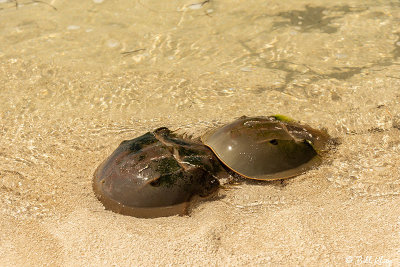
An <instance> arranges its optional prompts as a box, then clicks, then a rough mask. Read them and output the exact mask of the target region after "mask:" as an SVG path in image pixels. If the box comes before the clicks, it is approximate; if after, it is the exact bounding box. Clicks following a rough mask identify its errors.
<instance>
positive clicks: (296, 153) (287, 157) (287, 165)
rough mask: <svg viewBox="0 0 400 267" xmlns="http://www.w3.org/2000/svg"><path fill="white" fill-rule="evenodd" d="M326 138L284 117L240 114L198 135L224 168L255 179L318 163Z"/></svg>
mask: <svg viewBox="0 0 400 267" xmlns="http://www.w3.org/2000/svg"><path fill="white" fill-rule="evenodd" d="M328 140H329V135H328V134H327V133H325V132H322V131H319V130H315V129H312V128H311V127H309V126H307V125H301V124H299V123H297V122H294V121H293V120H291V119H289V118H287V117H284V116H270V117H245V116H243V117H241V118H239V119H237V120H235V121H234V122H232V123H230V124H227V125H225V126H222V127H221V128H218V129H215V130H213V131H210V132H208V133H206V134H205V135H204V136H202V141H203V143H204V144H205V145H206V146H208V147H210V148H211V149H212V151H213V152H214V153H215V155H216V156H217V157H218V158H219V159H220V160H221V161H222V162H223V163H224V164H225V165H226V166H227V167H228V168H230V169H231V170H233V171H234V172H236V173H238V174H240V175H242V176H244V177H246V178H250V179H256V180H277V179H284V178H289V177H293V176H296V175H299V174H301V173H303V172H304V171H306V170H308V169H310V168H312V167H314V166H316V165H318V164H319V163H320V162H321V158H320V156H319V152H321V151H323V150H324V149H326V145H327V142H328Z"/></svg>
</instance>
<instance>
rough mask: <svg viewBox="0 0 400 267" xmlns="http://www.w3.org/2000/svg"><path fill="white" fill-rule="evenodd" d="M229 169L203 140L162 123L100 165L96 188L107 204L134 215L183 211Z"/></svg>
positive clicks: (206, 193) (214, 187)
mask: <svg viewBox="0 0 400 267" xmlns="http://www.w3.org/2000/svg"><path fill="white" fill-rule="evenodd" d="M221 171H224V169H223V168H222V167H221V165H220V164H219V162H218V160H217V158H216V157H215V156H214V154H213V153H212V152H211V151H210V150H209V149H208V148H207V147H206V146H204V145H203V144H202V143H201V142H200V141H198V142H196V141H193V140H190V139H188V138H183V137H181V136H178V135H176V134H174V133H173V132H171V131H170V130H169V129H167V128H165V127H163V128H159V129H156V130H155V131H153V132H148V133H146V134H144V135H142V136H140V137H137V138H135V139H132V140H127V141H123V142H122V143H121V144H120V145H119V147H118V148H117V149H116V150H115V151H114V152H113V153H112V154H111V155H110V156H109V157H108V158H107V159H106V160H105V161H104V162H103V163H102V164H101V165H100V166H99V167H98V168H97V170H96V171H95V173H94V178H93V190H94V192H95V195H96V196H97V198H98V199H99V200H100V201H101V202H102V203H103V205H104V206H105V208H106V209H109V210H112V211H114V212H117V213H121V214H125V215H131V216H135V217H145V218H150V217H161V216H170V215H175V214H180V215H184V214H186V213H187V209H188V206H189V203H190V201H191V200H192V198H193V197H195V196H200V197H206V196H209V195H212V194H213V193H214V192H216V191H217V189H218V188H219V181H218V179H217V178H216V177H217V175H218V174H219V173H220V172H221Z"/></svg>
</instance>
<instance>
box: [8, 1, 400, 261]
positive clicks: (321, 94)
mask: <svg viewBox="0 0 400 267" xmlns="http://www.w3.org/2000/svg"><path fill="white" fill-rule="evenodd" d="M18 2H19V6H18V8H16V7H15V3H14V2H13V3H12V2H8V1H1V2H0V17H1V18H2V19H1V20H0V215H1V216H0V265H1V266H42V265H51V266H110V265H112V266H114V265H115V266H154V265H161V266H163V265H178V264H180V265H196V266H227V265H233V266H241V265H252V266H256V265H273V266H275V265H285V266H295V265H303V266H321V265H322V266H324V265H327V266H346V265H361V264H364V265H365V266H371V265H374V266H375V265H380V266H399V265H400V213H399V210H400V163H399V162H400V115H399V114H400V105H399V103H400V90H399V89H400V75H399V73H400V32H399V29H400V21H399V20H398V18H399V17H400V6H399V4H398V3H395V2H392V1H379V3H376V1H350V2H349V1H336V2H335V3H334V4H333V3H332V4H329V5H328V3H327V2H326V1H318V0H315V1H289V2H288V3H281V2H282V1H268V3H265V2H264V1H250V2H248V1H243V3H242V2H240V3H239V2H238V3H235V5H232V4H231V1H217V0H215V1H210V2H207V3H203V4H198V3H197V4H196V2H195V1H194V2H193V1H192V2H191V1H168V3H164V1H159V2H158V1H145V0H141V1H118V3H116V2H114V1H107V0H106V1H104V2H102V1H85V3H83V2H82V1H61V0H53V1H51V2H50V1H49V2H48V3H49V4H50V5H46V4H43V3H36V4H34V3H32V2H29V1H25V2H21V1H18ZM192 4H195V5H192ZM53 7H54V8H56V9H54V8H53ZM366 29H368V30H366ZM271 114H284V115H287V116H290V117H293V118H295V119H297V120H300V121H302V122H305V123H308V124H309V125H311V126H313V127H317V128H320V127H325V128H326V129H327V130H328V132H329V133H330V134H331V135H332V136H333V137H336V138H338V139H339V140H340V143H341V144H340V145H339V146H338V147H337V148H336V150H335V151H331V153H330V154H329V156H328V157H327V158H326V159H325V161H324V163H323V164H322V165H321V166H320V167H318V168H316V169H314V170H311V171H308V172H307V173H305V174H303V175H300V176H297V177H295V178H292V179H288V180H285V182H284V183H281V182H266V183H262V182H251V181H249V182H243V183H242V184H239V185H235V186H231V187H229V188H224V189H221V190H220V192H219V194H218V196H217V197H215V198H214V199H210V200H208V201H204V202H200V203H198V204H196V205H194V206H193V207H192V212H191V213H190V215H189V216H183V217H180V216H172V217H163V218H155V219H139V218H135V217H129V216H123V215H119V214H115V213H113V212H111V211H106V210H104V208H103V206H102V204H101V203H100V202H99V201H98V200H97V199H96V198H95V196H94V193H93V191H92V187H91V183H92V175H93V172H94V170H95V169H96V167H97V166H98V165H99V164H100V163H101V162H102V161H103V160H104V159H105V158H106V157H107V156H108V155H109V154H110V153H111V152H112V151H113V150H114V149H115V148H116V147H117V146H118V145H119V143H120V142H121V141H122V140H126V139H132V138H134V137H137V136H139V135H142V134H143V133H145V132H147V131H149V130H152V129H155V128H157V127H161V126H166V127H169V128H171V129H179V131H181V132H187V133H189V134H193V135H195V136H199V135H201V134H202V133H204V132H205V131H207V130H208V129H211V128H213V127H216V126H218V125H222V124H224V123H227V122H230V121H232V120H233V119H234V118H237V117H240V116H242V115H248V116H257V115H271Z"/></svg>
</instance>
